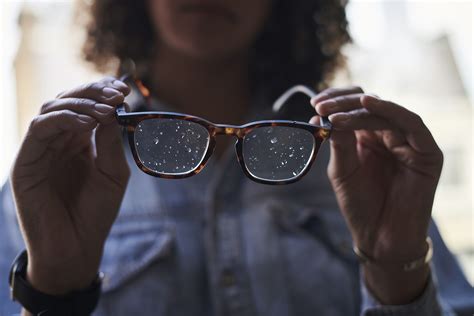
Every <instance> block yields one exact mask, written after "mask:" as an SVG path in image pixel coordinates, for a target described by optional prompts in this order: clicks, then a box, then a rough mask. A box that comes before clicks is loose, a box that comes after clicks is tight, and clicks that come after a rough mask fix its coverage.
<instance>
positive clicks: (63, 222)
mask: <svg viewBox="0 0 474 316" xmlns="http://www.w3.org/2000/svg"><path fill="white" fill-rule="evenodd" d="M129 92H130V89H129V88H128V87H127V85H126V84H124V83H123V82H121V81H119V80H116V79H115V78H112V77H108V78H105V79H103V80H101V81H99V82H95V83H92V84H86V85H83V86H80V87H78V88H76V89H73V90H70V91H66V92H63V93H61V94H60V95H58V97H57V98H56V99H54V100H52V101H49V102H47V103H45V104H44V105H43V106H42V108H41V111H40V113H39V115H38V116H36V117H35V118H34V119H33V120H32V122H31V124H30V126H29V129H28V131H27V133H26V136H25V138H24V140H23V142H22V144H21V147H20V150H19V153H18V155H17V157H16V160H15V162H14V165H13V169H12V173H11V183H12V189H13V194H14V198H15V202H16V207H17V212H18V218H19V221H20V227H21V230H22V234H23V238H24V239H25V242H26V247H27V251H28V269H27V278H28V281H29V282H30V283H31V284H32V286H33V287H35V288H36V289H38V290H40V291H42V292H44V293H48V294H52V295H60V294H65V293H67V292H69V291H72V290H79V289H82V288H86V287H88V286H89V285H90V284H91V283H92V281H93V280H94V278H95V276H96V274H97V271H98V268H99V264H100V260H101V257H102V251H103V246H104V243H105V239H106V238H107V235H108V233H109V231H110V228H111V226H112V223H113V222H114V220H115V218H116V216H117V213H118V210H119V208H120V204H121V201H122V198H123V195H124V193H125V189H126V186H127V182H128V178H129V174H130V170H129V168H128V165H127V162H126V159H125V155H124V151H123V145H122V138H121V134H120V128H119V125H118V124H117V122H116V119H115V115H114V114H115V106H116V105H119V104H121V103H123V102H124V98H125V95H127V94H128V93H129ZM94 129H95V131H94Z"/></svg>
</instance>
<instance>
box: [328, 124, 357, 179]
mask: <svg viewBox="0 0 474 316" xmlns="http://www.w3.org/2000/svg"><path fill="white" fill-rule="evenodd" d="M330 144H331V157H330V159H329V165H328V175H329V178H330V179H332V180H336V185H337V181H341V180H343V179H345V178H347V177H349V176H350V175H352V174H354V172H356V170H357V169H358V167H359V159H358V156H357V140H356V136H355V134H354V132H353V131H333V132H332V134H331V138H330Z"/></svg>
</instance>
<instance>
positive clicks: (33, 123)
mask: <svg viewBox="0 0 474 316" xmlns="http://www.w3.org/2000/svg"><path fill="white" fill-rule="evenodd" d="M40 120H41V118H40V116H39V115H37V116H35V117H33V118H32V119H31V121H30V125H29V126H28V131H29V132H31V131H34V130H35V129H36V127H37V126H38V123H39V121H40Z"/></svg>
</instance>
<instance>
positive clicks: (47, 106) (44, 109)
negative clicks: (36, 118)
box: [40, 100, 56, 113]
mask: <svg viewBox="0 0 474 316" xmlns="http://www.w3.org/2000/svg"><path fill="white" fill-rule="evenodd" d="M55 102H56V100H49V101H46V102H45V103H43V104H42V105H41V107H40V113H46V112H47V111H48V110H49V109H50V108H51V107H52V106H53V105H54V104H55Z"/></svg>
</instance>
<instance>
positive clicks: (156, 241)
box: [101, 214, 175, 293]
mask: <svg viewBox="0 0 474 316" xmlns="http://www.w3.org/2000/svg"><path fill="white" fill-rule="evenodd" d="M174 244H175V233H174V229H173V226H172V225H171V224H169V223H167V222H165V221H163V220H162V219H160V218H159V217H158V216H150V215H149V214H148V215H143V216H137V215H134V216H133V217H132V218H130V217H128V216H123V217H120V218H119V219H118V220H117V222H116V223H115V224H114V226H113V228H112V230H111V232H110V235H109V237H108V239H107V241H106V243H105V248H104V254H103V257H102V264H101V270H102V271H103V272H104V273H105V278H104V282H103V292H104V293H107V292H111V291H114V290H116V289H118V288H120V287H121V286H122V285H123V284H124V283H126V282H127V281H130V280H132V279H133V278H134V277H136V276H137V275H139V274H140V273H141V272H142V271H143V270H145V269H146V268H147V267H148V266H150V265H151V264H152V263H156V262H158V261H160V260H165V259H166V258H168V257H170V256H172V253H173V249H174Z"/></svg>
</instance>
